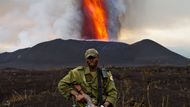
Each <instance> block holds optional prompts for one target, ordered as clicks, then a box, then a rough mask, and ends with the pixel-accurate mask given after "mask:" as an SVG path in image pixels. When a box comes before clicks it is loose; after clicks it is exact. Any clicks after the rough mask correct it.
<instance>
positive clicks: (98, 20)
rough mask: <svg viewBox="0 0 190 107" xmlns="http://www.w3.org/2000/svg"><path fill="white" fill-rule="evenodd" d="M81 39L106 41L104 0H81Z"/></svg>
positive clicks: (107, 37) (107, 36)
mask: <svg viewBox="0 0 190 107" xmlns="http://www.w3.org/2000/svg"><path fill="white" fill-rule="evenodd" d="M82 11H83V16H84V18H83V19H84V20H83V25H82V35H81V37H82V38H83V39H97V40H103V41H107V40H108V39H109V35H108V31H107V14H106V6H105V2H104V0H83V1H82Z"/></svg>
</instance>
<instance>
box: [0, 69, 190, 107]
mask: <svg viewBox="0 0 190 107" xmlns="http://www.w3.org/2000/svg"><path fill="white" fill-rule="evenodd" d="M70 69H71V68H67V69H54V70H53V69H52V70H49V71H32V70H30V71H28V70H21V69H11V68H6V69H2V70H0V101H1V104H0V106H1V107H35V106H36V107H71V101H70V100H69V101H66V100H65V99H64V98H63V96H61V95H60V94H59V93H58V91H57V83H58V81H59V80H60V79H61V78H62V77H63V76H64V75H65V74H66V73H67V72H68V71H69V70H70ZM108 69H110V70H111V71H112V74H113V77H114V80H115V83H116V87H117V88H118V92H119V96H118V104H117V107H190V102H189V101H190V84H189V83H190V67H189V66H187V67H169V66H168V67H159V66H149V67H126V68H124V67H122V68H114V67H112V68H108Z"/></svg>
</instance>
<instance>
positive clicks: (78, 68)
mask: <svg viewBox="0 0 190 107" xmlns="http://www.w3.org/2000/svg"><path fill="white" fill-rule="evenodd" d="M75 69H76V70H83V69H84V67H83V66H78V67H76V68H75Z"/></svg>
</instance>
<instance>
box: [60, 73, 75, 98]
mask: <svg viewBox="0 0 190 107" xmlns="http://www.w3.org/2000/svg"><path fill="white" fill-rule="evenodd" d="M75 79H76V78H74V73H73V71H70V72H69V73H68V74H67V75H66V76H65V77H63V78H62V79H61V80H60V81H59V83H58V90H59V92H60V93H61V94H62V95H63V96H64V97H65V98H69V96H70V92H71V90H74V88H73V85H72V84H74V83H75V82H76V80H75Z"/></svg>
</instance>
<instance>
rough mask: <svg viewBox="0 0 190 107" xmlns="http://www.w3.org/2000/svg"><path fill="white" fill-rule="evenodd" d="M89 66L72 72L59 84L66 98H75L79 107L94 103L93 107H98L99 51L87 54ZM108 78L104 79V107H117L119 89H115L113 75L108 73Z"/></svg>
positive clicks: (93, 50)
mask: <svg viewBox="0 0 190 107" xmlns="http://www.w3.org/2000/svg"><path fill="white" fill-rule="evenodd" d="M85 59H86V63H87V66H79V67H77V68H75V69H73V70H71V71H70V72H69V73H68V74H67V75H66V76H65V77H64V78H63V79H61V80H60V82H59V83H58V89H59V91H60V93H61V94H62V95H63V96H65V97H66V98H69V97H74V99H75V101H76V102H77V106H79V107H85V106H86V105H87V104H88V103H92V104H91V107H98V106H100V105H98V102H99V101H98V96H99V94H98V93H99V89H98V88H99V87H98V83H99V82H98V77H97V74H98V73H97V71H98V67H97V65H98V60H99V54H98V51H97V50H96V49H94V48H91V49H88V50H86V52H85ZM106 73H107V77H106V78H103V77H102V81H101V84H102V88H101V90H102V100H103V104H102V105H103V106H104V107H115V104H116V100H117V89H116V87H115V84H114V81H113V78H112V74H111V72H110V71H106Z"/></svg>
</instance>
